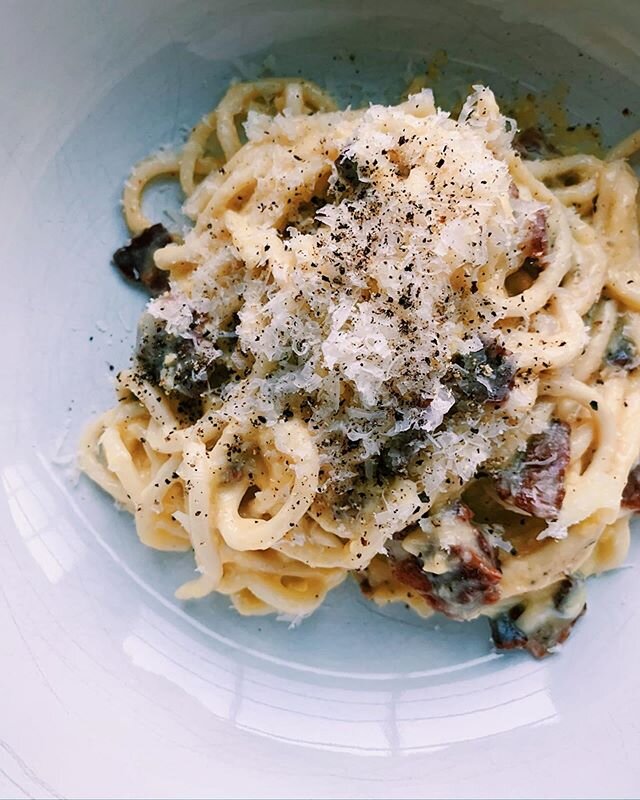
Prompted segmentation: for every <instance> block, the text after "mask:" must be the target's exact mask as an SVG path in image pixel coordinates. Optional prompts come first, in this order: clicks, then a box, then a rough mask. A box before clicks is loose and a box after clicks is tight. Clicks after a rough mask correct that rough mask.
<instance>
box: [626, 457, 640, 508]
mask: <svg viewBox="0 0 640 800" xmlns="http://www.w3.org/2000/svg"><path fill="white" fill-rule="evenodd" d="M622 505H623V506H624V507H625V508H630V509H631V510H632V511H640V464H637V465H636V466H635V467H634V468H633V469H632V470H631V472H630V473H629V477H628V478H627V485H626V486H625V487H624V491H623V492H622Z"/></svg>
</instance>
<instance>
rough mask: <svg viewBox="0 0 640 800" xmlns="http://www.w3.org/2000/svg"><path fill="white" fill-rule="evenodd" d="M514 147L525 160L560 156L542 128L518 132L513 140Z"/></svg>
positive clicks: (531, 128)
mask: <svg viewBox="0 0 640 800" xmlns="http://www.w3.org/2000/svg"><path fill="white" fill-rule="evenodd" d="M513 147H514V149H515V150H516V151H517V152H518V153H520V155H521V156H523V158H532V157H533V158H550V157H552V156H557V155H560V151H559V150H558V148H557V147H555V145H553V144H552V143H551V142H550V141H549V139H548V138H547V136H546V134H545V133H544V131H543V130H542V129H541V128H538V127H533V126H532V127H530V128H525V129H524V130H522V131H518V132H517V133H516V135H515V136H514V138H513Z"/></svg>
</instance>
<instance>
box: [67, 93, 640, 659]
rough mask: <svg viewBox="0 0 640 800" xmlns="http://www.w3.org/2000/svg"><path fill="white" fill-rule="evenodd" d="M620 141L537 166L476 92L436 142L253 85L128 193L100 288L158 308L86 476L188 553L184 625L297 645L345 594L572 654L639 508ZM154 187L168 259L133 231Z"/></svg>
mask: <svg viewBox="0 0 640 800" xmlns="http://www.w3.org/2000/svg"><path fill="white" fill-rule="evenodd" d="M636 138H637V137H636ZM636 138H634V137H632V138H631V139H629V140H627V141H625V142H623V143H622V144H621V145H620V146H619V147H617V148H615V149H614V150H613V151H612V152H610V153H609V155H608V156H607V157H606V158H604V159H600V158H596V157H595V156H591V155H584V154H583V155H580V154H579V155H560V154H558V153H555V152H544V153H542V154H541V153H540V152H534V151H533V150H532V149H531V148H529V149H527V137H521V138H520V139H519V133H518V131H517V127H516V123H515V122H514V121H513V120H511V119H509V118H507V117H506V116H504V115H503V114H502V113H501V111H500V109H499V107H498V105H497V103H496V100H495V98H494V96H493V94H492V92H491V91H490V90H489V89H488V88H485V87H482V86H476V87H474V90H473V92H472V94H471V95H470V96H469V97H468V99H467V100H466V102H465V103H464V105H463V106H462V109H461V111H460V113H459V115H458V116H457V118H454V117H453V116H452V115H451V114H449V113H447V112H445V111H442V110H440V109H438V108H437V107H436V106H435V104H434V99H433V95H432V93H431V91H430V90H428V89H425V90H422V91H418V92H417V93H416V94H410V95H409V96H408V99H406V100H405V101H403V102H401V103H399V104H398V105H394V106H383V105H371V106H369V107H368V108H363V109H357V110H354V109H351V108H347V109H346V110H337V109H336V107H335V105H334V103H333V101H332V100H331V98H330V97H329V96H327V95H326V94H325V93H324V92H323V91H321V90H320V89H319V88H318V87H317V86H315V85H313V84H311V83H309V82H305V81H301V80H289V79H267V80H260V81H256V82H252V83H240V84H236V85H233V86H232V87H231V88H230V89H229V91H228V92H227V94H226V96H225V97H224V99H223V100H222V101H221V102H220V104H219V105H218V106H217V108H216V109H215V110H213V111H212V112H211V113H210V114H209V115H208V116H206V117H205V118H204V119H203V120H202V121H201V122H200V123H199V124H198V125H197V126H196V127H195V128H194V129H193V131H192V132H191V134H190V136H189V137H188V140H187V142H186V144H185V145H184V147H183V148H182V150H181V151H180V152H178V153H169V152H164V151H163V152H160V153H158V154H156V155H154V156H152V157H151V158H149V159H148V160H146V161H144V162H142V163H141V164H139V165H138V166H137V167H136V168H135V169H134V171H133V173H132V175H131V177H130V179H129V180H128V182H127V183H126V186H125V190H124V202H123V206H124V214H125V218H126V222H127V225H128V227H129V229H130V231H131V235H132V239H131V241H130V242H129V243H128V244H127V245H126V246H124V247H122V248H121V249H120V250H118V251H117V252H116V253H115V256H114V263H115V265H116V266H117V267H118V268H119V270H120V271H121V272H122V273H123V274H124V275H125V276H127V277H128V278H130V279H132V280H135V281H138V282H140V283H142V284H143V285H144V286H146V287H147V288H148V289H149V290H150V292H151V294H152V295H153V296H152V298H151V299H150V301H149V303H148V305H147V307H146V310H145V312H144V314H143V316H142V318H141V320H140V323H139V327H138V338H137V345H136V349H135V353H134V356H133V360H132V366H131V368H130V369H126V370H124V371H122V372H120V373H119V375H118V378H117V403H116V405H115V406H114V408H112V409H111V410H109V411H107V412H106V413H105V414H103V415H102V416H101V417H100V418H99V419H98V420H96V421H95V422H93V423H92V424H91V425H90V426H89V427H88V429H87V431H86V434H85V436H84V438H83V441H82V444H81V451H80V461H81V466H82V468H83V470H84V471H85V472H86V473H87V474H88V475H89V476H90V477H91V478H92V479H93V480H94V481H96V482H97V483H98V484H99V485H100V486H101V487H102V488H103V489H105V490H106V491H107V492H109V493H110V494H111V495H112V496H113V497H114V498H115V500H116V501H117V502H118V503H119V504H121V505H122V506H124V507H126V508H127V509H128V510H129V511H130V512H131V513H132V514H133V516H134V519H135V524H136V529H137V533H138V536H139V537H140V539H141V540H142V541H143V542H144V543H145V544H146V545H149V546H150V547H153V548H157V549H160V550H170V551H187V550H188V551H193V554H194V557H195V572H194V575H193V578H192V579H191V580H189V581H188V582H187V583H185V584H184V585H182V586H180V587H179V588H178V589H177V597H178V598H180V599H182V600H191V599H196V598H202V597H205V596H206V595H208V594H210V593H212V592H220V593H222V594H225V595H228V596H229V598H230V600H231V602H232V603H233V605H234V606H235V608H236V609H237V610H238V611H239V612H240V613H241V614H267V613H271V612H278V613H280V614H284V615H286V616H287V617H288V618H293V619H296V618H300V617H304V616H306V615H308V614H310V613H311V612H313V611H314V610H315V609H316V608H317V607H318V606H319V605H320V604H321V603H322V602H323V600H324V598H325V597H326V595H327V593H328V592H329V591H330V590H331V589H333V588H334V587H336V586H337V585H338V584H340V583H341V582H342V581H343V580H344V579H345V578H346V576H347V575H348V574H349V573H351V574H352V575H353V577H354V578H355V580H356V581H357V582H358V584H359V586H360V588H361V590H362V592H363V593H364V594H365V595H366V596H367V597H369V598H371V600H373V601H374V602H375V603H378V604H385V603H390V602H401V603H404V604H406V605H407V606H410V607H411V608H412V609H414V610H415V611H416V612H418V613H419V614H421V615H429V614H431V613H433V612H440V613H442V614H445V615H447V616H449V617H452V618H454V619H458V620H469V619H472V618H475V617H477V616H479V615H484V616H486V617H488V619H489V624H490V628H491V633H492V636H493V640H494V642H495V644H496V646H497V647H500V648H526V649H527V650H529V651H530V652H531V653H533V654H534V655H536V656H542V655H545V654H546V653H548V652H549V650H550V649H552V648H554V647H555V646H556V645H558V644H559V643H561V642H562V641H564V639H566V637H567V635H568V634H569V632H570V630H571V628H572V626H573V624H574V622H575V621H576V620H577V619H578V617H580V615H581V614H582V613H583V612H584V610H585V608H586V604H585V590H584V583H585V578H587V577H588V576H589V575H591V574H594V573H599V572H602V571H604V570H607V569H610V568H612V567H615V566H617V565H619V564H620V563H621V561H622V560H623V559H624V557H625V553H626V550H627V547H628V543H629V520H630V516H631V514H632V513H633V511H634V510H637V509H639V508H640V468H639V467H638V466H637V464H638V458H639V454H640V424H638V420H639V419H640V370H639V369H638V367H639V366H640V355H639V354H640V238H639V234H638V220H637V190H638V180H637V178H636V176H635V174H634V172H633V171H632V170H631V168H630V167H629V166H628V164H627V163H626V161H625V159H626V157H627V156H628V155H630V154H631V153H632V152H633V151H634V150H635V149H636V146H637V144H638V143H637V141H636ZM528 139H529V140H530V139H531V137H528ZM534 149H535V148H534ZM167 175H169V176H175V177H176V178H177V179H178V180H179V181H180V185H181V187H182V190H183V191H184V194H185V197H186V200H185V204H184V213H185V214H186V215H187V217H189V218H190V219H191V220H192V225H191V226H189V228H188V229H186V230H183V231H180V232H177V231H175V232H170V231H168V230H167V229H166V228H165V227H164V226H163V225H161V224H159V223H155V224H154V221H153V220H150V219H148V218H147V217H146V216H145V213H144V211H143V208H142V196H143V192H144V189H145V187H146V186H147V185H148V184H149V182H150V181H152V180H153V179H155V178H157V177H159V176H167Z"/></svg>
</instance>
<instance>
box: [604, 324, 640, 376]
mask: <svg viewBox="0 0 640 800" xmlns="http://www.w3.org/2000/svg"><path fill="white" fill-rule="evenodd" d="M605 361H606V362H607V364H609V365H610V366H612V367H621V368H622V369H626V370H631V369H635V368H636V367H637V366H638V352H637V350H636V346H635V344H634V342H633V341H632V340H631V339H630V338H629V337H628V336H627V335H626V334H625V332H624V326H623V325H617V326H616V329H615V330H614V332H613V334H612V336H611V340H610V341H609V346H608V347H607V352H606V355H605Z"/></svg>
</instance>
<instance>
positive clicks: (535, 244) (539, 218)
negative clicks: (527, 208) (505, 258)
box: [522, 209, 549, 261]
mask: <svg viewBox="0 0 640 800" xmlns="http://www.w3.org/2000/svg"><path fill="white" fill-rule="evenodd" d="M548 250H549V233H548V230H547V212H546V211H545V210H544V209H540V211H536V213H535V215H534V217H533V219H532V220H531V222H530V223H529V230H528V235H527V238H526V239H525V242H524V247H523V249H522V254H523V255H524V257H525V258H530V259H533V260H534V261H539V260H540V259H543V258H544V257H545V256H546V255H547V251H548Z"/></svg>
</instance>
